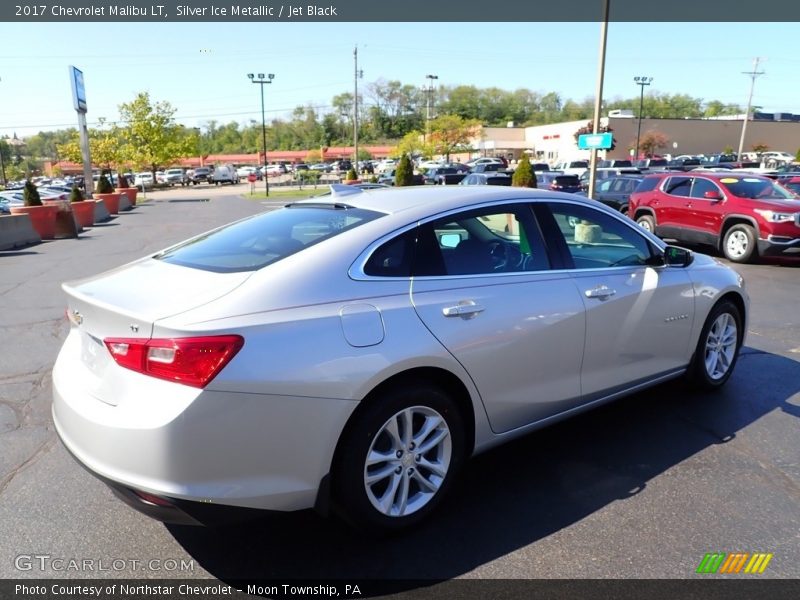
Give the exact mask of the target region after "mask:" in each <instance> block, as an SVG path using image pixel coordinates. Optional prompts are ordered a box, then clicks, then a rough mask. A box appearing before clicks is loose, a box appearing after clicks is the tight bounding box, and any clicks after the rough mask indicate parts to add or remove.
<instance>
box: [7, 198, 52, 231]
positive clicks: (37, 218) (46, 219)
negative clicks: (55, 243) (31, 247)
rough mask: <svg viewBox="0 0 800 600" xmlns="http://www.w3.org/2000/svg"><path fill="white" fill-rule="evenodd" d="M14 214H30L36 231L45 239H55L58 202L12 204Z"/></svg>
mask: <svg viewBox="0 0 800 600" xmlns="http://www.w3.org/2000/svg"><path fill="white" fill-rule="evenodd" d="M11 214H12V215H28V216H29V217H30V219H31V224H32V225H33V228H34V229H35V230H36V233H38V234H39V236H40V237H41V238H42V239H43V240H53V239H55V237H56V216H57V215H58V205H57V204H44V205H42V206H12V207H11Z"/></svg>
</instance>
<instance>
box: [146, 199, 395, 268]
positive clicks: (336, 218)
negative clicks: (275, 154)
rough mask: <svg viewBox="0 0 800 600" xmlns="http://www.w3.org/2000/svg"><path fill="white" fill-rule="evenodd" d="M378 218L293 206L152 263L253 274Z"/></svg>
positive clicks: (340, 208)
mask: <svg viewBox="0 0 800 600" xmlns="http://www.w3.org/2000/svg"><path fill="white" fill-rule="evenodd" d="M381 216H383V213H379V212H374V211H369V210H363V209H360V208H351V207H346V206H344V205H341V204H310V205H303V204H294V205H290V206H289V207H287V208H284V209H281V210H276V211H272V212H268V213H265V214H261V215H257V216H255V217H250V218H249V219H245V220H243V221H237V222H235V223H232V224H230V225H227V226H225V227H223V228H221V229H216V230H214V231H211V232H209V233H207V234H205V235H202V236H200V237H196V238H194V239H191V240H189V241H187V242H184V243H183V244H180V245H178V246H175V247H173V248H171V249H169V250H165V251H164V252H161V253H160V254H157V255H155V256H154V257H153V258H155V259H157V260H163V261H164V262H167V263H171V264H176V265H182V266H184V267H190V268H194V269H202V270H205V271H213V272H215V273H235V272H240V271H256V270H258V269H261V268H262V267H265V266H267V265H269V264H272V263H274V262H277V261H279V260H281V259H282V258H286V257H287V256H290V255H292V254H295V253H296V252H299V251H301V250H303V249H305V248H308V247H309V246H313V245H314V244H317V243H319V242H322V241H324V240H326V239H329V238H332V237H335V236H337V235H339V234H340V233H343V232H345V231H347V230H350V229H353V228H355V227H358V226H359V225H363V224H364V223H367V222H369V221H372V220H373V219H376V218H378V217H381Z"/></svg>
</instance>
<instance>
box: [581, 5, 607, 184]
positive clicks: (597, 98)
mask: <svg viewBox="0 0 800 600" xmlns="http://www.w3.org/2000/svg"><path fill="white" fill-rule="evenodd" d="M608 3H609V0H603V22H602V23H601V24H600V51H599V53H598V60H597V87H596V88H595V95H594V118H593V119H592V133H593V134H595V135H597V132H598V131H599V130H600V110H601V107H602V106H603V79H604V78H605V70H606V40H607V38H608ZM596 177H597V148H592V149H591V150H590V151H589V190H588V191H587V192H586V195H587V196H588V197H589V198H591V197H592V196H594V184H595V181H596Z"/></svg>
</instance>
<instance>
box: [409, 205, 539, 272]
mask: <svg viewBox="0 0 800 600" xmlns="http://www.w3.org/2000/svg"><path fill="white" fill-rule="evenodd" d="M548 268H550V263H549V260H548V258H547V254H546V251H545V248H544V244H543V243H542V241H541V236H540V234H539V231H538V228H537V227H536V225H535V222H534V220H533V215H532V213H531V211H530V207H529V206H528V205H527V204H512V205H506V206H503V207H496V206H495V207H489V208H482V209H476V210H470V211H465V212H462V213H458V214H456V215H451V216H448V217H444V218H442V219H438V220H436V221H432V222H430V223H426V224H424V225H422V226H420V228H419V230H418V237H417V241H416V248H415V253H414V267H413V274H414V275H416V276H451V275H484V274H493V273H518V272H526V271H539V270H543V269H548Z"/></svg>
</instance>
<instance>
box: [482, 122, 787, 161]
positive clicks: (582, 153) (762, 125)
mask: <svg viewBox="0 0 800 600" xmlns="http://www.w3.org/2000/svg"><path fill="white" fill-rule="evenodd" d="M620 112H622V111H620ZM612 114H614V113H612ZM776 119H777V120H776ZM742 124H743V115H739V116H736V117H723V118H708V119H689V118H686V119H650V118H644V119H642V120H641V136H640V139H641V137H644V136H645V135H646V134H647V133H648V132H658V133H660V134H663V135H664V136H665V137H666V140H667V143H666V145H665V146H664V147H662V148H659V149H658V150H657V153H658V154H661V155H664V154H671V155H673V156H677V155H680V154H705V155H709V154H715V153H720V152H722V151H723V150H724V149H725V148H733V149H734V150H735V149H737V148H738V147H739V139H740V137H741V134H742ZM586 125H587V120H586V119H583V120H580V121H569V122H566V123H553V124H550V125H538V126H535V127H513V126H509V127H484V128H482V130H481V134H480V137H476V138H475V139H473V140H472V142H471V143H472V148H473V150H474V153H473V156H476V155H482V156H505V157H506V158H510V159H518V158H520V157H521V156H522V154H523V153H525V154H528V155H529V156H530V158H531V160H537V161H542V162H549V163H555V162H558V161H559V160H570V159H580V158H586V159H588V158H589V151H588V150H579V149H578V144H577V141H576V139H575V133H576V132H577V131H578V130H579V129H582V128H584V127H586ZM600 125H601V127H609V128H610V129H611V131H612V132H613V134H614V140H615V143H616V146H615V148H614V149H613V150H603V151H600V152H599V153H598V154H599V156H600V157H602V158H609V159H611V158H617V159H623V158H630V157H631V156H632V154H633V149H634V148H635V146H636V134H637V130H638V128H639V119H637V118H635V117H634V116H633V115H632V114H623V115H619V114H616V115H614V116H608V117H603V118H601V119H600ZM755 145H762V146H766V148H767V149H768V150H782V151H785V152H790V153H792V154H794V153H795V152H797V150H798V149H800V115H792V114H788V113H774V114H772V113H770V114H763V113H755V114H754V118H753V119H751V120H749V121H748V123H747V131H746V136H745V143H744V147H743V150H744V151H745V152H749V151H751V150H752V148H753V146H755Z"/></svg>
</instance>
